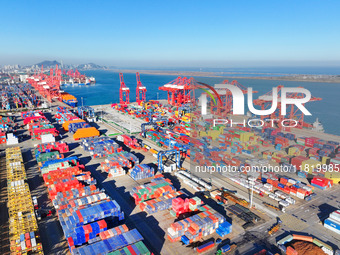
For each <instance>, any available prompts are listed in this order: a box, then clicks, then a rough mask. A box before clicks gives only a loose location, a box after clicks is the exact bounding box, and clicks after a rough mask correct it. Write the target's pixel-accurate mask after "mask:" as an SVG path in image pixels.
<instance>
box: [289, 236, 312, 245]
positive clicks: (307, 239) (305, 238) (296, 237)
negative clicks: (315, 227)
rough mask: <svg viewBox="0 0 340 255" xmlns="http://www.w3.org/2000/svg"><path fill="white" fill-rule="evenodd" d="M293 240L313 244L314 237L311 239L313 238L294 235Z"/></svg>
mask: <svg viewBox="0 0 340 255" xmlns="http://www.w3.org/2000/svg"><path fill="white" fill-rule="evenodd" d="M293 239H294V240H301V241H306V242H311V243H312V242H313V237H311V236H302V235H293Z"/></svg>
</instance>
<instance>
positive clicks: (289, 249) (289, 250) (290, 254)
mask: <svg viewBox="0 0 340 255" xmlns="http://www.w3.org/2000/svg"><path fill="white" fill-rule="evenodd" d="M286 254H287V255H298V252H297V251H296V250H294V248H293V247H291V246H288V247H287V251H286Z"/></svg>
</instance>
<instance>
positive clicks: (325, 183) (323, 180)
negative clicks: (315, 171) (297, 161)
mask: <svg viewBox="0 0 340 255" xmlns="http://www.w3.org/2000/svg"><path fill="white" fill-rule="evenodd" d="M311 183H313V184H316V185H318V186H321V187H326V186H328V184H330V185H332V186H333V180H331V179H327V178H323V177H314V178H313V179H312V181H311Z"/></svg>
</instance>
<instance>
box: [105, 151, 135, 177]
mask: <svg viewBox="0 0 340 255" xmlns="http://www.w3.org/2000/svg"><path fill="white" fill-rule="evenodd" d="M138 163H139V159H138V158H137V157H136V156H135V155H134V154H132V153H131V152H126V151H122V152H119V153H114V154H111V155H109V156H108V158H107V159H105V161H104V162H101V163H100V166H101V169H102V171H104V172H107V173H108V176H109V177H118V176H121V175H125V174H126V172H125V170H124V168H128V169H130V168H131V167H132V166H133V165H135V164H138Z"/></svg>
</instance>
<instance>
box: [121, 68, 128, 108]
mask: <svg viewBox="0 0 340 255" xmlns="http://www.w3.org/2000/svg"><path fill="white" fill-rule="evenodd" d="M119 80H120V88H119V103H120V104H121V105H123V106H126V105H128V104H130V89H129V88H128V87H126V85H125V82H124V77H123V74H122V73H119Z"/></svg>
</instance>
